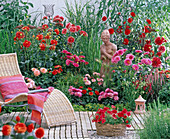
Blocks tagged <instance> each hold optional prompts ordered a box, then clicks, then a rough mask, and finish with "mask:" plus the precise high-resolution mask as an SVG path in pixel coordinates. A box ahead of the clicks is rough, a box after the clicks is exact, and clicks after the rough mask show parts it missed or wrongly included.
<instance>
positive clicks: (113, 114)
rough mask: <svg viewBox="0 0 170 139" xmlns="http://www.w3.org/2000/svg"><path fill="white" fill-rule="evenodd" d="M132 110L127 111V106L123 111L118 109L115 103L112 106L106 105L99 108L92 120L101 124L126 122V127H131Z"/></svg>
mask: <svg viewBox="0 0 170 139" xmlns="http://www.w3.org/2000/svg"><path fill="white" fill-rule="evenodd" d="M130 116H131V111H127V110H126V109H125V108H124V109H123V110H122V111H118V110H117V109H116V107H115V106H114V105H112V107H111V108H109V107H104V108H103V109H101V108H100V109H98V111H97V112H96V114H95V116H94V117H93V120H92V122H96V123H100V124H111V125H115V124H126V127H131V125H130V122H131V120H132V119H131V117H130Z"/></svg>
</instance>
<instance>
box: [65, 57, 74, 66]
mask: <svg viewBox="0 0 170 139" xmlns="http://www.w3.org/2000/svg"><path fill="white" fill-rule="evenodd" d="M70 63H74V61H71V60H70V59H67V60H66V65H67V66H69V65H70Z"/></svg>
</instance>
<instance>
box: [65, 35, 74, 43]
mask: <svg viewBox="0 0 170 139" xmlns="http://www.w3.org/2000/svg"><path fill="white" fill-rule="evenodd" d="M74 40H75V39H74V38H73V37H72V36H70V37H68V40H67V41H68V43H73V42H74Z"/></svg>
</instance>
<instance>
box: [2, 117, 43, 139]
mask: <svg viewBox="0 0 170 139" xmlns="http://www.w3.org/2000/svg"><path fill="white" fill-rule="evenodd" d="M24 121H25V118H24V117H21V118H20V117H19V116H16V119H15V120H13V121H11V122H8V123H6V124H3V123H2V122H1V123H0V126H1V127H2V130H1V131H2V135H3V138H12V139H24V138H31V139H35V138H42V137H43V136H44V129H43V128H42V127H39V128H37V129H36V130H35V132H34V129H35V127H34V124H35V122H34V121H32V120H31V121H29V122H26V123H24ZM43 138H45V137H43Z"/></svg>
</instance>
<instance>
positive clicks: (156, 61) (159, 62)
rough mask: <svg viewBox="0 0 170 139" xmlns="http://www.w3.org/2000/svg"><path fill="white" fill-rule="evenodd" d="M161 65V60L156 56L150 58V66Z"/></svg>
mask: <svg viewBox="0 0 170 139" xmlns="http://www.w3.org/2000/svg"><path fill="white" fill-rule="evenodd" d="M160 65H161V60H160V59H159V58H158V57H153V59H152V67H154V68H156V67H159V66H160Z"/></svg>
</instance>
